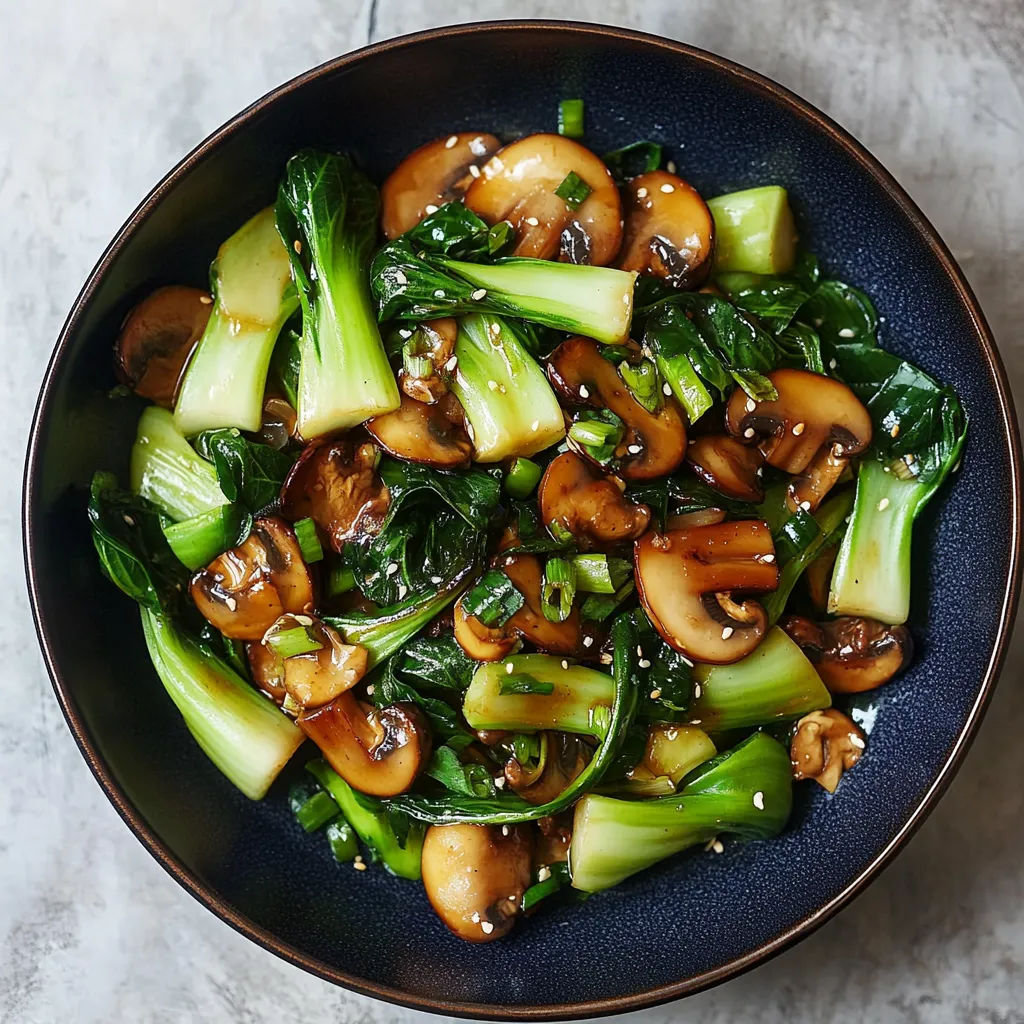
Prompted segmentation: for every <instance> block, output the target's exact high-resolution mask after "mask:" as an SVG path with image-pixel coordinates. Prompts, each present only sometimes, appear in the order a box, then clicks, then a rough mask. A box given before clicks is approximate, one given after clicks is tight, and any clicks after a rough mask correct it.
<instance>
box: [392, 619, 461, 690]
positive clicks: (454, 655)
mask: <svg viewBox="0 0 1024 1024" xmlns="http://www.w3.org/2000/svg"><path fill="white" fill-rule="evenodd" d="M393 660H394V662H395V672H396V674H397V675H399V676H400V677H401V678H403V679H405V680H407V681H409V682H412V683H413V684H414V685H415V686H417V687H427V688H436V689H439V690H451V691H452V692H454V693H463V692H465V690H466V688H467V687H468V686H469V684H470V682H471V680H472V678H473V672H474V671H475V670H476V662H475V661H473V659H472V658H470V657H468V656H467V655H466V652H465V651H463V649H462V648H461V647H460V646H459V644H458V642H457V641H456V639H455V637H454V636H452V634H451V633H446V634H445V635H444V636H440V637H427V636H420V637H417V638H416V639H415V640H413V641H412V642H411V643H410V644H408V645H407V646H406V647H405V648H404V649H403V650H402V651H400V652H399V653H398V654H396V655H395V657H394V659H393Z"/></svg>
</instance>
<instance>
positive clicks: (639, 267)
mask: <svg viewBox="0 0 1024 1024" xmlns="http://www.w3.org/2000/svg"><path fill="white" fill-rule="evenodd" d="M582 117H583V108H582V103H581V102H580V101H565V102H563V104H562V105H561V109H560V119H559V129H560V130H559V133H558V134H555V133H551V134H534V135H528V136H526V137H525V138H519V139H515V140H511V141H505V140H501V139H499V138H498V137H496V136H494V135H491V134H487V133H484V132H465V131H459V132H457V133H455V134H452V135H449V136H446V137H444V138H440V139H437V140H435V141H432V142H428V143H427V144H425V145H423V146H421V147H420V148H419V149H417V150H416V151H415V152H413V153H411V154H409V155H408V156H407V157H406V158H405V159H404V160H403V161H402V162H401V163H400V164H399V165H398V166H397V167H396V168H395V169H394V170H393V171H392V173H391V174H390V176H389V177H388V178H387V180H385V181H384V182H383V184H382V185H381V186H380V187H379V188H378V187H377V186H376V185H375V184H374V183H373V182H372V181H371V180H370V178H369V177H368V176H366V175H365V174H364V173H362V172H361V171H360V170H359V169H358V165H357V162H356V161H355V160H354V159H353V158H351V157H350V156H348V155H339V154H335V153H327V152H317V151H313V150H304V151H302V152H300V153H298V154H296V155H295V156H294V157H293V158H292V159H291V160H290V161H289V162H288V164H287V166H286V167H285V168H284V169H283V176H282V179H281V183H280V190H279V192H278V195H277V197H276V201H275V202H274V204H273V205H272V206H268V207H267V208H266V209H264V210H261V211H259V212H256V213H255V214H254V216H253V217H252V219H251V220H249V221H248V222H246V223H245V224H243V225H241V226H240V227H239V228H238V230H237V231H236V232H235V233H234V234H233V235H231V237H230V238H227V239H226V240H225V241H224V242H223V244H222V245H221V247H220V249H219V251H218V252H217V253H216V258H215V259H214V261H213V264H212V267H211V275H210V277H211V283H210V288H209V290H206V289H204V288H199V287H193V286H191V285H184V284H180V283H167V284H164V286H163V287H159V288H157V290H156V291H154V292H153V293H152V294H150V295H149V296H148V297H144V298H142V300H141V301H140V302H139V303H138V304H137V305H136V306H135V308H134V309H133V310H132V312H131V313H130V314H129V316H128V317H127V319H126V320H125V322H124V324H123V326H122V328H121V330H120V334H119V336H118V337H117V339H116V346H115V352H116V372H117V375H118V378H119V380H120V382H121V383H120V384H119V385H118V387H116V388H115V389H114V391H113V392H112V395H113V397H114V398H116V400H119V401H136V399H132V398H131V397H130V396H131V394H134V395H135V396H137V398H138V399H144V400H146V402H145V404H143V403H142V402H139V403H138V404H139V410H140V417H139V420H138V431H137V436H136V438H135V442H134V447H133V448H132V452H131V466H130V475H129V479H128V481H127V483H128V487H127V489H122V488H121V486H120V485H119V483H118V480H117V479H116V478H115V476H114V475H112V474H111V473H108V472H101V473H97V474H96V476H95V478H94V480H93V484H92V491H91V498H90V501H89V507H88V514H89V518H90V521H91V524H92V531H93V537H94V541H95V546H96V550H97V552H98V553H99V557H100V561H101V563H102V567H103V569H104V572H105V573H106V575H107V576H108V577H109V578H110V579H111V580H112V581H113V582H114V583H115V584H117V586H119V587H120V588H121V590H123V591H124V592H125V593H126V594H127V595H128V596H129V597H131V598H133V599H134V600H135V601H137V602H138V604H139V605H140V610H141V616H142V629H143V632H144V635H145V641H146V644H147V646H148V650H149V654H150V656H151V658H152V662H153V666H154V668H155V669H156V675H157V676H158V677H159V679H160V681H161V682H162V684H163V686H164V687H165V689H166V691H167V694H168V695H169V696H170V698H171V700H172V701H173V702H174V704H175V705H176V706H177V709H178V711H179V712H180V713H181V716H182V718H183V719H184V722H185V724H186V725H187V727H188V729H189V730H190V732H191V733H192V736H193V737H194V738H195V740H196V742H197V743H198V744H199V746H200V747H201V748H202V750H203V752H204V753H205V754H206V755H207V756H208V757H209V759H210V760H211V761H212V762H213V764H214V765H216V767H217V768H218V769H220V771H221V772H222V773H223V774H224V775H225V776H226V777H227V778H228V779H229V780H230V781H231V782H232V783H233V784H234V785H235V786H237V787H238V789H239V790H241V791H242V793H244V794H245V795H246V796H247V797H250V798H252V799H254V800H258V799H262V798H263V797H264V796H265V795H266V794H267V792H268V790H269V789H270V787H271V784H272V783H273V782H274V780H275V779H276V778H277V777H278V775H279V774H281V773H282V771H284V770H285V769H286V766H289V765H290V767H288V769H287V771H286V772H285V776H284V778H283V779H282V781H281V782H280V783H279V785H278V786H275V787H274V790H273V791H272V793H271V796H270V797H269V799H272V800H273V799H280V800H282V801H283V800H286V799H287V800H288V801H289V802H290V805H291V810H292V811H293V812H294V816H295V818H296V819H297V825H295V826H294V827H296V828H298V827H301V828H302V829H305V830H306V831H307V832H309V833H314V832H318V833H320V834H321V841H322V838H323V837H326V842H327V844H328V845H329V849H330V851H331V852H332V853H333V855H334V857H335V858H336V859H337V861H338V862H339V863H341V864H343V865H346V866H348V867H349V870H350V871H351V870H352V869H354V870H355V871H365V870H367V869H368V868H370V867H371V866H374V865H375V866H376V867H374V869H375V870H380V869H381V868H383V869H385V870H387V871H390V872H392V873H393V874H395V875H398V876H401V877H403V878H407V879H413V880H417V879H421V880H422V883H423V887H424V889H425V890H426V895H427V897H428V898H429V901H430V903H431V905H432V906H433V908H434V909H435V911H436V912H437V914H438V915H439V917H440V918H441V920H442V921H443V922H444V924H445V925H447V927H448V928H449V929H450V930H451V931H452V932H453V933H454V934H455V935H457V936H459V937H461V938H463V939H466V940H469V941H471V942H487V941H490V940H494V939H498V938H500V937H502V936H503V935H506V934H507V933H508V932H509V930H510V929H511V928H512V927H513V925H514V924H515V922H516V919H517V918H519V917H521V916H525V915H530V914H532V913H533V912H534V911H536V910H537V909H538V907H540V906H541V905H542V904H544V903H545V902H546V901H547V902H549V903H550V902H555V901H565V900H568V899H573V898H578V894H581V893H582V894H590V893H595V892H599V891H600V890H604V889H607V888H609V887H610V886H614V885H616V884H617V883H619V882H621V881H622V880H623V879H625V878H627V877H629V876H631V875H633V874H634V873H636V872H638V871H642V870H644V869H645V868H647V867H649V866H651V865H653V864H654V863H656V862H658V861H661V860H662V859H664V858H666V857H670V856H672V855H673V854H676V853H678V852H680V851H682V850H685V849H687V848H688V847H693V846H701V847H704V848H705V849H706V850H707V851H708V852H709V854H710V853H712V852H721V851H722V849H723V838H724V840H725V841H726V842H728V841H730V840H731V839H733V838H736V839H740V840H765V839H769V838H770V837H772V836H775V835H777V834H778V833H779V832H780V831H781V830H782V829H783V828H785V827H786V823H787V820H788V818H789V816H790V810H791V807H792V787H793V783H794V782H795V781H798V780H804V779H808V780H813V781H814V782H817V783H818V784H819V785H820V786H822V787H824V788H825V789H826V790H828V792H829V793H833V792H834V791H835V790H836V788H837V786H839V784H840V781H841V779H842V777H843V775H844V774H845V773H846V772H849V771H851V770H855V766H856V765H857V763H858V761H859V760H861V759H862V758H864V757H865V756H867V750H866V745H867V741H868V737H867V724H868V723H867V722H866V721H865V720H864V717H863V716H856V715H854V713H853V711H852V709H851V701H853V702H856V701H857V700H860V699H862V698H858V697H856V696H851V695H857V694H860V693H862V692H863V691H870V690H874V689H875V688H876V687H879V686H882V685H883V684H885V683H887V682H888V681H889V680H890V679H892V678H893V677H894V676H895V675H897V674H898V673H899V672H900V671H901V670H903V669H904V668H905V667H906V666H907V664H908V663H909V662H910V660H911V657H912V649H913V643H912V639H911V635H910V633H909V631H908V629H907V628H906V626H905V625H904V623H905V621H906V620H907V617H908V612H909V607H910V581H911V571H910V551H911V534H912V531H913V525H914V522H915V519H916V518H917V516H918V514H919V513H920V512H921V510H922V509H923V508H924V506H925V505H926V503H927V502H928V500H929V499H930V498H931V497H932V495H933V494H934V493H935V492H936V490H937V489H938V488H939V486H940V485H941V484H942V482H943V480H944V479H945V477H946V476H947V474H949V473H950V472H951V471H953V470H954V469H956V468H957V466H958V464H959V460H960V457H961V450H962V448H963V444H964V438H965V432H966V417H965V415H964V411H963V409H962V407H961V404H960V402H959V400H958V398H957V396H956V394H955V393H954V392H953V391H952V390H951V389H950V388H949V387H947V386H944V385H943V384H941V383H939V382H938V381H936V380H934V379H933V378H932V377H930V376H929V375H928V374H926V373H924V372H923V371H922V370H920V369H918V368H916V367H915V366H912V365H911V364H909V363H907V362H906V361H904V360H903V359H901V358H900V357H899V356H898V355H895V354H893V353H892V352H889V351H886V350H885V349H883V348H881V347H879V344H878V338H877V332H878V318H877V316H876V314H875V310H874V307H873V305H872V303H871V301H870V300H869V299H868V297H867V296H866V295H865V294H863V293H862V292H861V291H859V290H858V289H856V288H853V287H851V286H849V285H847V284H844V283H842V282H840V281H837V280H834V279H832V278H830V277H828V276H827V274H825V273H824V272H823V271H822V269H821V268H820V266H819V263H818V261H817V260H816V259H815V257H814V256H813V255H811V254H810V253H808V252H806V251H804V250H802V249H801V248H800V246H799V244H798V242H799V240H798V238H797V235H796V229H795V222H794V218H793V215H792V212H791V208H790V203H789V198H788V196H787V193H786V190H785V189H784V188H782V187H780V186H779V185H776V184H771V183H765V184H763V185H761V186H760V187H756V188H749V189H745V190H743V191H739V192H731V193H729V194H725V195H719V196H716V197H713V198H708V199H705V198H703V197H702V196H701V195H700V194H698V192H697V191H696V190H695V189H694V188H693V187H691V186H690V185H689V184H687V182H686V181H685V180H684V179H683V178H682V177H680V176H679V171H678V170H677V168H676V166H675V165H674V164H673V163H672V162H671V161H670V160H664V159H663V156H664V154H663V152H662V148H661V146H659V145H658V144H655V143H652V142H639V143H634V144H633V145H631V146H627V147H625V148H624V149H620V150H617V151H615V152H612V153H607V154H605V155H604V156H598V155H597V154H595V153H594V152H592V151H591V150H589V149H587V148H586V147H585V146H584V145H583V144H581V142H579V141H577V140H578V139H579V138H581V137H582ZM684 152H685V151H684ZM680 169H681V170H685V169H684V168H680ZM268 198H269V197H268ZM140 685H144V684H140ZM855 718H856V719H857V720H855ZM858 723H859V724H858ZM862 726H864V728H862ZM297 754H298V755H300V756H299V757H296V756H295V755H297ZM842 796H843V794H842V792H841V791H840V792H839V794H838V795H837V797H836V799H842ZM310 849H311V853H310V855H311V856H314V855H315V850H314V849H313V848H312V847H311V848H310ZM358 877H359V876H358V875H356V874H348V875H347V877H346V876H339V884H356V879H357V878H358ZM574 894H576V895H575V897H574Z"/></svg>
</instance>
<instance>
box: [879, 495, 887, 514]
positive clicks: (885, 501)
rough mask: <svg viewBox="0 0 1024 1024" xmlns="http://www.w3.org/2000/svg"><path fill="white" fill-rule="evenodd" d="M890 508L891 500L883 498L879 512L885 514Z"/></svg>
mask: <svg viewBox="0 0 1024 1024" xmlns="http://www.w3.org/2000/svg"><path fill="white" fill-rule="evenodd" d="M888 507H889V499H888V498H883V499H882V500H881V501H880V502H879V503H878V511H879V512H884V511H885V510H886V509H887V508H888Z"/></svg>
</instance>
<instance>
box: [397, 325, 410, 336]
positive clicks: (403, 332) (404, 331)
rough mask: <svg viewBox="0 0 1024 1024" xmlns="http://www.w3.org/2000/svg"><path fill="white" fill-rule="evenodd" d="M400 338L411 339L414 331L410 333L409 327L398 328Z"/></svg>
mask: <svg viewBox="0 0 1024 1024" xmlns="http://www.w3.org/2000/svg"><path fill="white" fill-rule="evenodd" d="M398 336H399V337H400V338H411V337H412V331H410V330H409V329H408V328H407V327H399V328H398Z"/></svg>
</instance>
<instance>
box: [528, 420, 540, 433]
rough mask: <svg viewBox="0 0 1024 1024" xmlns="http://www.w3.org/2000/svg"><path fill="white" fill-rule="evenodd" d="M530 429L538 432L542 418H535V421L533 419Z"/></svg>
mask: <svg viewBox="0 0 1024 1024" xmlns="http://www.w3.org/2000/svg"><path fill="white" fill-rule="evenodd" d="M530 429H531V430H532V431H534V433H536V432H537V431H538V430H540V420H534V421H533V422H532V423H531V424H530Z"/></svg>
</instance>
